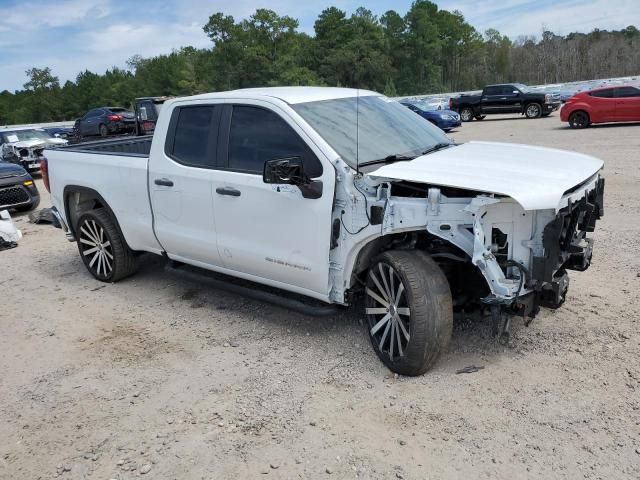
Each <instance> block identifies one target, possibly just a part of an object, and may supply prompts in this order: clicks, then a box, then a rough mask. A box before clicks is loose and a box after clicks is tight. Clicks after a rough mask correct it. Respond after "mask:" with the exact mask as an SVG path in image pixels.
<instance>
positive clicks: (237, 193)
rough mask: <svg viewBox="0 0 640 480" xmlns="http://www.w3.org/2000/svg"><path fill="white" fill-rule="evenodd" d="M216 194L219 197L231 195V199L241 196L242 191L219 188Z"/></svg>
mask: <svg viewBox="0 0 640 480" xmlns="http://www.w3.org/2000/svg"><path fill="white" fill-rule="evenodd" d="M216 193H217V194H219V195H229V196H230V197H239V196H240V190H236V189H235V188H232V187H218V188H216Z"/></svg>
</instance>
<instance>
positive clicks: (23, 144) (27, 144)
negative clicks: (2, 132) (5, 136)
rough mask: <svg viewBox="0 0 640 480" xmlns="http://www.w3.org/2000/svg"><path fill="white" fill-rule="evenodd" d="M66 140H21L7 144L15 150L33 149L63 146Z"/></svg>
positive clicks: (54, 138)
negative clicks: (46, 146)
mask: <svg viewBox="0 0 640 480" xmlns="http://www.w3.org/2000/svg"><path fill="white" fill-rule="evenodd" d="M66 143H67V140H65V139H64V138H56V137H52V138H47V139H46V140H41V139H34V140H22V141H20V142H13V143H9V145H11V146H12V147H15V148H33V147H39V146H45V145H65V144H66Z"/></svg>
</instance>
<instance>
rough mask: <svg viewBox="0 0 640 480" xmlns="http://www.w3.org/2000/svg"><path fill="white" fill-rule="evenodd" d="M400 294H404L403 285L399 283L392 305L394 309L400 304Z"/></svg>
mask: <svg viewBox="0 0 640 480" xmlns="http://www.w3.org/2000/svg"><path fill="white" fill-rule="evenodd" d="M402 292H404V284H403V283H402V282H400V285H399V286H398V293H396V301H395V303H394V305H395V306H396V307H397V306H398V304H399V303H400V297H401V296H402Z"/></svg>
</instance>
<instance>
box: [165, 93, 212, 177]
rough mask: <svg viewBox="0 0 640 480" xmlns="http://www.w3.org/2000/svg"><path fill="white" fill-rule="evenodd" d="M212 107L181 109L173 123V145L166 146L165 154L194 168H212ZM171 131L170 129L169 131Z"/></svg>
mask: <svg viewBox="0 0 640 480" xmlns="http://www.w3.org/2000/svg"><path fill="white" fill-rule="evenodd" d="M213 111H214V107H213V106H212V105H207V106H201V107H182V108H180V109H179V110H178V112H177V114H176V113H174V116H175V118H172V123H173V122H174V121H175V130H174V137H173V144H172V145H170V146H169V145H167V150H168V151H167V153H168V154H169V156H170V157H171V158H173V159H174V160H176V161H178V162H180V163H184V164H186V165H191V166H195V167H213V166H214V164H215V156H214V153H213V152H215V145H213V143H214V142H213V139H214V138H213V137H215V136H217V133H218V132H217V129H213V128H212V123H213V118H214V116H213ZM169 131H171V128H170V130H169Z"/></svg>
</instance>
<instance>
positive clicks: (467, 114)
mask: <svg viewBox="0 0 640 480" xmlns="http://www.w3.org/2000/svg"><path fill="white" fill-rule="evenodd" d="M473 117H474V115H473V108H471V107H464V108H463V109H462V110H460V119H461V120H462V121H463V122H470V121H471V120H473Z"/></svg>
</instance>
